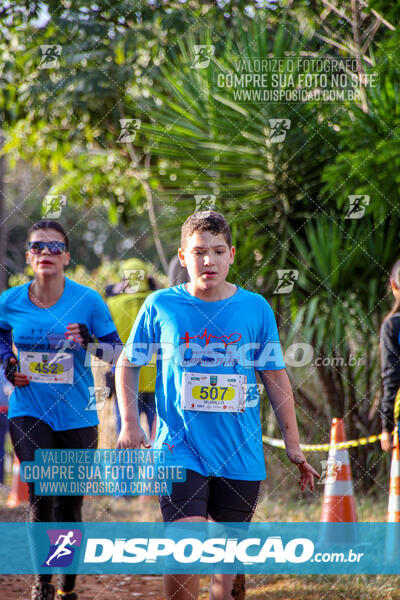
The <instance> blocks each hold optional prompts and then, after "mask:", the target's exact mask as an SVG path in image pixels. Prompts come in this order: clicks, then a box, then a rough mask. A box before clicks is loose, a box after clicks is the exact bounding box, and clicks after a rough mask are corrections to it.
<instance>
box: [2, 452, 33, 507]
mask: <svg viewBox="0 0 400 600" xmlns="http://www.w3.org/2000/svg"><path fill="white" fill-rule="evenodd" d="M12 471H13V478H12V483H11V491H10V494H9V496H8V499H7V506H8V507H9V508H15V507H16V506H19V504H21V503H22V502H27V501H28V484H27V483H26V481H21V478H20V476H19V460H18V458H17V457H16V456H14V461H13V466H12Z"/></svg>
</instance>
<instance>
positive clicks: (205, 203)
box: [194, 194, 216, 212]
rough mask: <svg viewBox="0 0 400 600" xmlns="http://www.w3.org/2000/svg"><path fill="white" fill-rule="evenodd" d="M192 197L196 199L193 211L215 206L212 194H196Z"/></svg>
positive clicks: (210, 208) (211, 208)
mask: <svg viewBox="0 0 400 600" xmlns="http://www.w3.org/2000/svg"><path fill="white" fill-rule="evenodd" d="M194 199H195V200H196V209H195V212H200V211H203V210H214V208H215V202H216V197H215V196H214V194H196V196H195V197H194Z"/></svg>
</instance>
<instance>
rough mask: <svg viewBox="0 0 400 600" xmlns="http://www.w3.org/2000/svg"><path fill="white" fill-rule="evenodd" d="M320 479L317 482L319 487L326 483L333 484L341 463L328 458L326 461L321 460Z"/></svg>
mask: <svg viewBox="0 0 400 600" xmlns="http://www.w3.org/2000/svg"><path fill="white" fill-rule="evenodd" d="M320 462H321V477H320V479H319V480H318V482H317V483H318V484H319V485H325V484H326V483H328V484H329V483H334V482H335V481H336V479H337V476H338V474H339V472H340V470H341V468H342V464H343V463H342V461H341V460H335V458H333V457H330V458H328V460H321V461H320Z"/></svg>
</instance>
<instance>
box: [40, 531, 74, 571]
mask: <svg viewBox="0 0 400 600" xmlns="http://www.w3.org/2000/svg"><path fill="white" fill-rule="evenodd" d="M47 535H48V536H49V540H50V548H49V553H48V555H47V558H46V560H45V561H44V563H43V565H42V567H68V566H69V565H70V564H71V563H72V560H73V558H74V553H75V549H76V548H78V547H79V546H80V545H81V541H82V532H81V531H80V530H79V529H48V530H47Z"/></svg>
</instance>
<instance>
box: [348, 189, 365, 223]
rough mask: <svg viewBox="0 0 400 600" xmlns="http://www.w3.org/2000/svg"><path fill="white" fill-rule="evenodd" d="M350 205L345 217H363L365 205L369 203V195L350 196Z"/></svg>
mask: <svg viewBox="0 0 400 600" xmlns="http://www.w3.org/2000/svg"><path fill="white" fill-rule="evenodd" d="M349 202H350V207H349V210H348V211H347V214H346V216H345V219H361V217H363V216H364V213H365V207H366V206H368V205H369V196H367V195H365V194H362V195H358V196H357V195H352V196H349Z"/></svg>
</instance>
